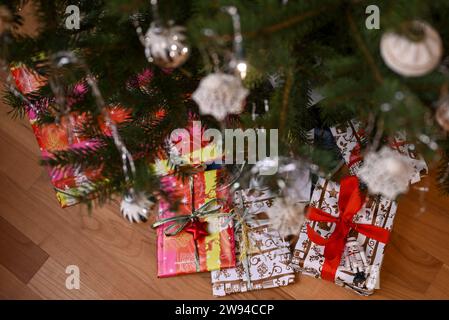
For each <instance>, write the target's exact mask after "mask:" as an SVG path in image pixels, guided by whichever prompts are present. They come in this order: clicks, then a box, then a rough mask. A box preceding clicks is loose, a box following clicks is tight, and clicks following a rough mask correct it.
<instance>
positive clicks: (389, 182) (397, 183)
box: [357, 147, 415, 200]
mask: <svg viewBox="0 0 449 320" xmlns="http://www.w3.org/2000/svg"><path fill="white" fill-rule="evenodd" d="M414 174H415V170H414V167H413V163H412V162H411V160H410V158H407V157H405V156H403V155H401V154H400V153H398V152H396V151H395V150H393V149H391V148H389V147H383V148H382V149H381V150H380V151H379V152H370V153H368V154H367V155H366V157H365V160H364V161H363V165H362V167H361V168H360V170H359V171H358V173H357V175H358V176H359V178H360V179H361V180H362V181H363V182H364V183H366V185H367V186H368V190H369V192H370V193H372V194H381V195H383V196H385V197H386V198H388V199H392V200H394V199H395V198H396V197H397V196H398V195H399V194H401V193H405V192H407V191H408V187H409V183H410V180H411V179H412V177H413V175H414Z"/></svg>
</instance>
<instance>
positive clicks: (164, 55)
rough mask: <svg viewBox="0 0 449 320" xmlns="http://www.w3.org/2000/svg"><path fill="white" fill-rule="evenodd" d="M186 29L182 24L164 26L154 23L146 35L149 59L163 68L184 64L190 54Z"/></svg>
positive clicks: (146, 51)
mask: <svg viewBox="0 0 449 320" xmlns="http://www.w3.org/2000/svg"><path fill="white" fill-rule="evenodd" d="M184 31H185V28H184V27H182V26H172V25H169V26H168V27H163V26H161V25H159V24H156V23H152V24H151V26H150V28H149V29H148V31H147V32H146V34H145V37H144V47H145V55H146V57H147V59H148V61H150V62H153V63H155V64H156V65H158V66H159V67H161V68H177V67H179V66H180V65H182V64H183V63H184V62H185V61H186V60H187V58H188V57H189V54H190V49H189V47H188V46H187V45H186V43H185V40H186V36H185V35H184Z"/></svg>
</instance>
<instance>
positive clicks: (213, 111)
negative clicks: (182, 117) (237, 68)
mask: <svg viewBox="0 0 449 320" xmlns="http://www.w3.org/2000/svg"><path fill="white" fill-rule="evenodd" d="M247 95H248V90H247V89H245V88H244V87H243V85H242V81H241V80H240V78H239V77H237V76H235V75H231V74H225V73H221V72H215V73H211V74H209V75H208V76H206V77H205V78H203V79H202V80H201V82H200V84H199V86H198V88H197V89H196V90H195V92H194V93H193V95H192V99H193V100H194V101H195V102H196V103H197V104H198V106H199V107H200V112H201V114H210V115H212V116H214V117H215V119H217V120H219V121H222V120H223V119H224V118H225V117H226V116H227V115H228V114H236V113H240V112H242V111H243V101H244V100H245V98H246V97H247Z"/></svg>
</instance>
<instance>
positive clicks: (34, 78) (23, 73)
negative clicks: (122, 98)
mask: <svg viewBox="0 0 449 320" xmlns="http://www.w3.org/2000/svg"><path fill="white" fill-rule="evenodd" d="M11 74H12V76H13V78H14V80H15V82H16V87H17V89H18V90H20V91H21V93H22V94H25V95H26V94H29V93H32V92H34V91H36V90H38V89H39V88H40V87H41V86H43V85H45V83H46V80H45V79H44V78H43V77H41V76H39V75H38V74H37V73H35V72H34V71H32V70H30V69H28V68H27V67H25V66H23V65H18V66H15V67H13V68H11ZM86 92H87V88H86V86H85V84H83V83H79V84H78V85H76V86H75V88H74V92H73V95H72V97H70V99H68V100H70V101H71V103H74V102H75V100H76V99H82V98H83V96H84V94H85V93H86ZM50 103H51V101H50V100H48V99H44V100H43V101H40V102H39V103H36V104H35V105H29V106H27V116H28V119H29V121H30V123H31V127H32V129H33V132H34V134H35V136H36V139H37V142H38V144H39V148H40V150H41V153H42V157H44V158H48V157H51V156H52V152H55V151H63V150H67V149H69V148H70V149H77V148H79V149H83V148H96V147H97V146H98V142H97V141H95V140H93V139H86V138H85V137H81V136H80V135H79V134H77V132H78V131H79V130H77V129H79V128H80V127H81V126H82V124H83V123H85V121H86V118H87V117H89V115H88V114H86V113H77V112H70V113H69V114H68V115H66V116H62V117H60V120H59V122H58V123H50V124H40V123H39V117H41V114H42V113H45V112H47V111H48V107H49V104H50ZM107 111H108V113H109V116H110V118H111V120H112V121H114V122H115V123H121V122H124V121H127V120H128V119H129V118H130V111H129V110H127V109H125V108H122V107H120V106H113V107H110V108H109V109H108V110H107ZM98 122H99V126H100V129H101V130H102V132H103V133H104V134H105V135H110V132H109V128H108V127H106V126H105V125H104V120H103V119H102V117H101V116H100V117H98ZM48 170H49V175H50V178H51V182H52V184H53V186H54V188H55V190H56V196H57V199H58V201H59V203H60V205H61V207H67V206H71V205H74V204H76V203H78V197H79V195H80V194H81V193H83V194H85V193H88V192H89V186H90V185H91V184H92V182H95V181H99V180H102V179H104V178H103V177H102V175H101V171H102V168H101V167H100V168H95V169H90V170H85V171H80V170H78V169H77V168H73V169H65V170H59V169H57V168H48Z"/></svg>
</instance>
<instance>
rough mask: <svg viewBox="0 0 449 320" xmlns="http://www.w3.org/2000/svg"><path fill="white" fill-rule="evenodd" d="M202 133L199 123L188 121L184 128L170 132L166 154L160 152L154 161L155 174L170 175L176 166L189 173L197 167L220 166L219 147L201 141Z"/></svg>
mask: <svg viewBox="0 0 449 320" xmlns="http://www.w3.org/2000/svg"><path fill="white" fill-rule="evenodd" d="M204 131H205V127H203V126H202V125H201V122H200V121H189V124H188V126H187V127H186V128H184V129H178V130H176V131H174V132H172V133H171V136H170V137H168V138H167V140H166V144H167V146H166V147H167V148H166V149H167V150H165V151H166V152H160V154H159V157H158V158H157V159H156V160H155V164H154V167H155V172H156V173H157V174H158V175H160V176H164V175H170V174H173V173H175V167H176V166H177V167H178V169H179V170H184V171H187V172H188V173H190V172H192V170H193V171H194V170H195V169H196V168H199V167H206V166H208V165H209V166H211V165H213V164H216V163H218V164H221V163H222V158H223V152H222V150H221V147H220V146H219V145H218V143H216V142H215V141H212V142H210V141H205V140H203V139H202V137H203V134H204Z"/></svg>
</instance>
